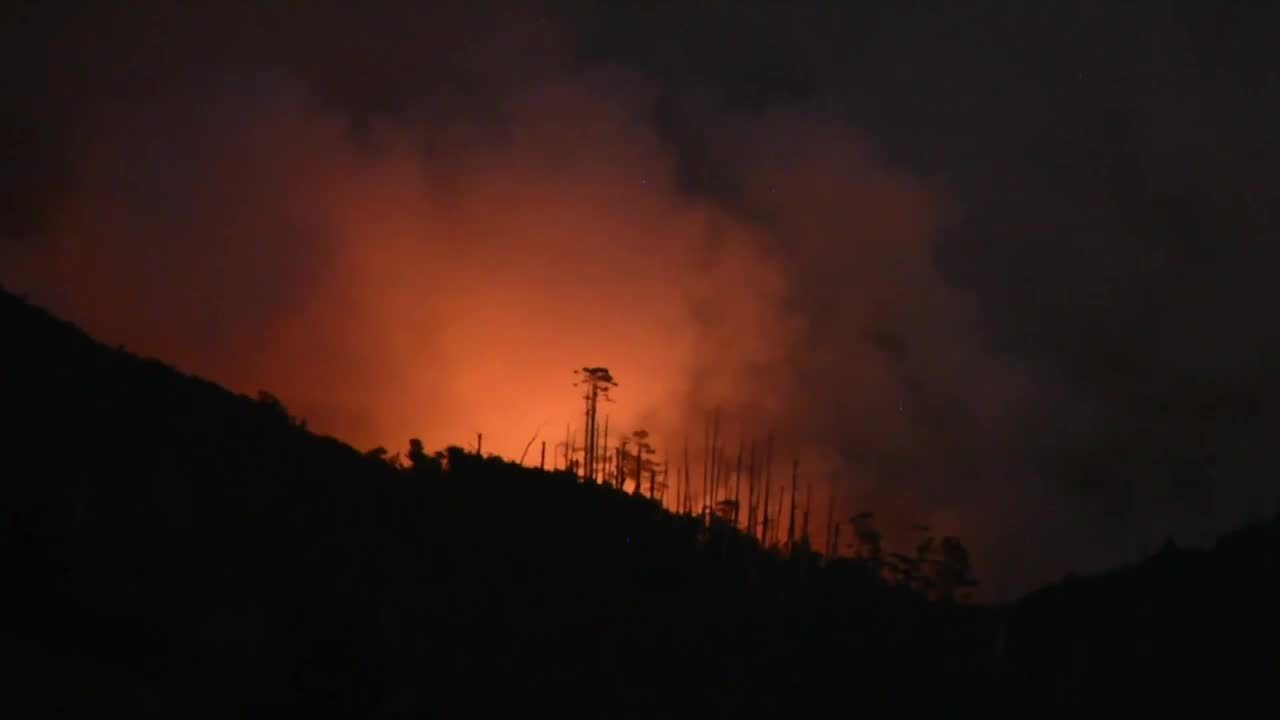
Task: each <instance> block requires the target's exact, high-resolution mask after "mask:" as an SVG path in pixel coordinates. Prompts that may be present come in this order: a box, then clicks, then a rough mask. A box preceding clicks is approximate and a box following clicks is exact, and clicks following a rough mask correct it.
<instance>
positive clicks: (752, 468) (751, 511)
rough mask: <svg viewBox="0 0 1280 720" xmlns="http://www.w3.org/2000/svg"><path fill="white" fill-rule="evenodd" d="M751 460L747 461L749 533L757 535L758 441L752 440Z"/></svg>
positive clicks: (753, 535) (752, 535)
mask: <svg viewBox="0 0 1280 720" xmlns="http://www.w3.org/2000/svg"><path fill="white" fill-rule="evenodd" d="M749 457H750V460H749V461H748V462H747V534H748V535H750V536H751V537H755V536H756V441H755V439H752V440H751V453H750V455H749Z"/></svg>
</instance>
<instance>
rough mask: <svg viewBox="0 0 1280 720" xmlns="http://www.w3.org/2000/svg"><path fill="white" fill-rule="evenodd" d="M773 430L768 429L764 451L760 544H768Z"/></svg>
mask: <svg viewBox="0 0 1280 720" xmlns="http://www.w3.org/2000/svg"><path fill="white" fill-rule="evenodd" d="M772 468H773V430H770V431H769V439H768V441H767V442H766V444H765V451H764V524H763V525H761V527H760V544H761V545H765V546H768V544H769V529H770V528H771V527H772V526H771V525H770V524H769V509H770V508H769V494H770V493H769V489H770V488H769V485H770V481H771V480H772V478H773V469H772Z"/></svg>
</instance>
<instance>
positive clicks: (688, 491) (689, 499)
mask: <svg viewBox="0 0 1280 720" xmlns="http://www.w3.org/2000/svg"><path fill="white" fill-rule="evenodd" d="M691 485H693V475H691V474H690V465H689V436H688V435H687V434H686V435H685V438H684V496H683V497H681V498H680V502H681V504H682V505H683V508H684V510H683V511H684V512H686V513H688V512H691V511H692V510H693V508H692V507H690V506H691V505H692V504H693V489H692V488H691V487H690V486H691Z"/></svg>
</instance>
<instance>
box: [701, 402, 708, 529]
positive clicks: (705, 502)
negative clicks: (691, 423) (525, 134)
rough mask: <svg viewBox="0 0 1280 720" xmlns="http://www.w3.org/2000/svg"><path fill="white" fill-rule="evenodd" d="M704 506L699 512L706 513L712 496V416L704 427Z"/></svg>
mask: <svg viewBox="0 0 1280 720" xmlns="http://www.w3.org/2000/svg"><path fill="white" fill-rule="evenodd" d="M702 449H703V452H702V508H701V509H700V510H699V514H701V515H706V512H707V505H708V504H709V498H710V497H711V417H710V416H708V417H707V419H706V425H705V426H704V427H703V429H702ZM704 520H705V519H704Z"/></svg>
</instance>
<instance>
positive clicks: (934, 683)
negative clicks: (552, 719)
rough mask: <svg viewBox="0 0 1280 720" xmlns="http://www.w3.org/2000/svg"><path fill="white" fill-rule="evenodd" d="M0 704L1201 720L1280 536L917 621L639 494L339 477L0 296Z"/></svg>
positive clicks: (296, 437)
mask: <svg viewBox="0 0 1280 720" xmlns="http://www.w3.org/2000/svg"><path fill="white" fill-rule="evenodd" d="M0 328H2V329H3V336H4V338H5V343H4V346H3V352H2V353H0V357H3V361H2V362H0V399H2V400H3V406H2V407H3V412H4V414H5V418H4V426H5V428H6V429H5V430H4V431H3V436H2V437H3V439H2V440H0V476H2V477H3V478H4V479H3V482H2V483H0V487H2V488H3V502H4V507H5V508H6V516H7V521H6V523H5V537H4V539H3V540H4V546H5V547H6V549H7V551H8V552H9V553H11V554H12V556H11V559H12V562H11V563H10V564H9V567H10V568H12V571H11V573H10V576H11V582H10V583H8V585H9V588H10V590H9V592H8V598H9V602H10V603H12V605H11V607H10V611H9V613H8V617H9V618H10V619H11V623H10V629H9V632H7V633H6V634H7V635H8V636H9V642H8V643H7V644H6V645H7V647H8V648H9V652H10V653H11V655H12V656H11V657H10V658H9V659H10V661H11V662H10V665H11V666H12V667H14V668H15V671H14V672H13V673H12V674H11V675H10V681H11V682H12V683H13V684H14V687H13V691H12V692H10V693H6V697H7V698H9V699H10V700H11V701H13V702H15V703H17V704H19V705H21V706H25V707H29V708H38V709H40V710H41V714H44V715H47V714H51V713H55V714H56V713H61V714H66V715H77V716H78V715H82V714H86V713H90V712H92V713H98V712H104V711H120V712H128V713H129V714H131V715H134V716H145V717H152V716H155V717H161V716H163V717H229V716H243V715H244V714H246V713H250V712H262V711H274V712H284V711H291V712H327V713H339V714H344V715H382V714H395V715H410V716H441V717H454V716H485V717H490V716H530V715H534V714H538V715H548V716H586V717H654V716H693V715H699V716H704V717H730V716H751V717H764V716H780V715H781V716H792V715H794V716H798V717H803V716H817V715H820V714H821V715H830V714H833V713H834V714H838V715H857V716H863V717H889V716H934V717H936V716H982V717H991V716H1006V717H1037V716H1045V717H1055V716H1063V715H1066V714H1067V713H1075V712H1080V711H1094V712H1097V711H1104V712H1111V711H1114V710H1116V709H1118V708H1125V709H1131V710H1132V711H1133V712H1135V713H1142V714H1143V715H1144V716H1145V715H1148V714H1151V715H1154V714H1157V713H1159V714H1191V713H1203V712H1211V711H1212V712H1216V711H1218V710H1219V709H1220V708H1222V707H1223V704H1224V703H1227V702H1234V701H1236V700H1238V699H1240V698H1242V697H1244V696H1246V695H1249V694H1253V693H1260V692H1261V691H1263V690H1264V689H1265V688H1266V682H1267V680H1268V679H1269V678H1270V677H1271V676H1272V675H1274V673H1275V671H1276V669H1277V667H1280V663H1277V660H1278V659H1280V653H1278V652H1277V650H1276V648H1277V640H1278V639H1280V638H1277V633H1276V626H1277V622H1276V620H1275V618H1274V615H1275V612H1276V610H1275V608H1276V603H1275V601H1276V600H1277V599H1280V594H1278V593H1277V592H1276V590H1277V588H1278V587H1280V582H1278V581H1277V572H1276V571H1277V570H1278V569H1280V567H1278V564H1280V563H1278V561H1277V557H1280V556H1278V555H1277V551H1280V524H1277V522H1275V521H1271V522H1267V523H1263V524H1260V525H1257V526H1254V527H1250V528H1246V529H1244V530H1241V531H1239V532H1237V533H1233V534H1231V535H1229V536H1227V537H1225V538H1223V539H1222V540H1221V541H1220V542H1219V543H1218V545H1217V546H1216V547H1214V548H1212V549H1210V550H1181V549H1178V548H1175V547H1172V546H1168V547H1166V548H1165V549H1163V550H1162V551H1161V552H1160V553H1158V554H1156V555H1155V556H1153V557H1151V558H1149V559H1148V560H1146V561H1144V562H1143V563H1141V564H1139V565H1138V566H1136V567H1132V568H1127V569H1122V570H1118V571H1116V572H1113V573H1109V574H1106V575H1103V576H1098V577H1092V578H1068V579H1066V580H1064V581H1063V582H1061V583H1059V584H1056V585H1054V586H1052V587H1049V588H1045V589H1043V590H1041V591H1038V592H1036V593H1032V594H1031V595H1029V596H1028V597H1026V598H1024V599H1023V600H1021V601H1019V602H1018V603H1016V604H1015V605H1013V606H1010V607H985V606H975V605H966V604H956V603H940V602H931V601H930V600H929V599H927V598H926V597H924V596H923V595H922V594H920V593H918V592H913V591H911V590H910V589H905V588H902V587H898V586H895V585H894V584H893V583H890V582H888V581H886V580H885V579H884V577H883V575H882V574H881V573H879V572H877V571H876V570H875V569H874V568H872V567H871V566H870V565H869V564H868V563H865V562H860V561H857V560H852V559H839V560H834V561H826V560H824V559H823V558H822V557H820V556H819V555H818V554H816V553H812V552H809V551H807V550H806V549H803V548H802V549H801V550H799V551H797V552H795V553H793V554H792V555H791V556H790V557H783V556H782V555H780V554H778V553H776V552H771V551H767V550H765V549H762V548H761V547H760V546H759V545H758V544H757V543H756V542H755V540H754V539H752V538H749V537H746V536H744V535H743V534H742V533H740V532H739V531H737V530H736V529H734V528H733V527H731V526H729V525H728V524H717V523H712V524H711V525H710V526H709V527H708V526H707V525H706V524H705V523H704V522H703V521H702V519H701V518H698V517H691V516H685V515H674V514H671V513H669V512H667V511H666V510H663V509H662V508H661V507H659V506H658V505H657V504H656V503H653V502H651V501H649V500H647V499H646V498H644V497H638V496H633V495H629V494H625V493H622V492H619V491H617V490H614V489H612V488H607V487H604V486H600V485H588V484H583V483H580V482H579V481H578V480H577V478H575V477H574V476H573V475H571V474H568V473H564V472H544V471H540V470H533V469H526V468H524V467H521V466H519V465H517V464H514V463H510V462H507V461H505V460H503V459H501V458H496V457H480V456H478V455H475V454H469V453H468V452H466V451H463V450H462V449H460V448H448V449H446V450H444V451H441V452H440V453H431V452H428V451H427V450H426V449H424V448H423V447H422V446H421V444H420V443H413V444H411V443H410V441H409V439H408V438H406V441H405V446H406V447H405V448H397V449H395V451H394V452H396V453H399V454H401V455H403V456H404V458H405V462H404V463H403V465H399V466H398V465H396V464H393V463H391V462H388V460H387V457H386V456H384V455H382V454H380V453H365V452H361V451H358V450H356V449H354V448H352V447H350V446H348V445H346V444H344V443H342V442H341V441H339V440H336V439H334V438H329V437H322V436H319V435H316V434H314V433H312V432H311V431H309V430H308V429H307V428H306V425H305V421H302V420H300V419H298V418H294V417H291V416H290V414H289V412H288V410H287V409H286V408H285V406H284V405H283V404H281V403H280V402H279V401H278V400H276V399H275V398H274V397H273V396H271V395H270V393H268V392H263V393H260V394H259V396H258V397H256V398H253V397H248V396H244V395H237V394H234V393H231V392H228V391H227V390H225V389H223V388H220V387H219V386H217V385H214V384H212V383H209V382H207V381H204V380H201V379H199V378H195V377H191V376H188V375H184V374H182V373H180V372H178V371H176V370H174V369H173V368H171V367H168V366H166V365H165V364H163V363H161V362H158V361H155V360H149V359H143V358H139V357H137V356H134V355H132V354H129V353H128V352H126V351H125V350H123V349H112V348H108V347H106V346H104V345H102V344H100V343H97V342H96V341H94V340H93V339H91V338H90V337H88V336H87V335H85V334H84V333H82V332H81V331H80V330H78V329H77V328H75V327H74V326H72V325H70V324H68V323H65V322H63V321H60V320H58V319H56V318H54V317H52V316H50V315H49V314H47V313H46V312H44V311H42V310H40V309H38V308H36V307H34V306H32V305H30V304H28V303H26V302H25V301H23V300H21V299H19V298H17V297H15V296H13V295H10V294H8V293H0Z"/></svg>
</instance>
